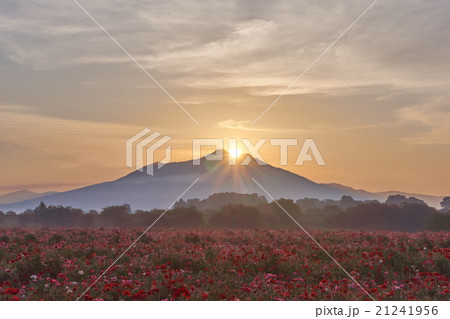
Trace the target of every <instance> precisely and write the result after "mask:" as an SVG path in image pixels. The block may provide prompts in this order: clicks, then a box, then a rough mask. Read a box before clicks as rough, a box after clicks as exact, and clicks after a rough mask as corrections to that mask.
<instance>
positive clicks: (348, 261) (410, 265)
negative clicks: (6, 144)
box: [0, 228, 450, 300]
mask: <svg viewBox="0 0 450 319" xmlns="http://www.w3.org/2000/svg"><path fill="white" fill-rule="evenodd" d="M142 231H143V229H103V228H101V229H35V230H26V229H0V300H76V299H77V298H78V296H80V295H81V294H82V293H83V292H84V291H85V289H86V288H87V287H88V286H89V285H90V284H91V283H93V282H94V281H95V280H96V279H98V276H100V275H101V274H102V272H103V271H104V270H105V269H107V268H108V266H110V265H111V264H112V263H113V262H114V261H115V260H116V258H117V257H118V256H119V255H120V254H121V253H122V252H123V251H124V250H125V249H126V248H127V247H128V246H129V245H130V244H131V243H132V242H133V241H134V240H135V239H136V238H137V237H138V236H139V235H140V234H141V232H142ZM312 235H313V236H314V237H315V238H316V239H317V241H318V242H319V243H321V245H322V246H323V247H324V248H325V249H326V250H327V251H328V252H329V253H330V254H331V256H333V258H335V260H336V261H337V262H339V263H340V264H341V265H342V267H343V268H344V269H345V270H346V271H348V272H349V273H350V274H351V275H352V276H353V277H354V278H355V279H356V281H357V282H358V283H359V284H361V286H363V287H364V289H365V290H366V291H367V292H368V293H369V294H370V295H371V296H372V297H373V298H374V299H376V300H449V299H450V298H449V296H450V294H449V292H450V291H449V289H450V287H449V286H450V284H449V277H450V247H449V246H450V234H449V233H414V234H412V233H387V232H325V231H320V232H319V231H318V232H313V233H312ZM365 299H369V296H368V295H367V294H366V292H365V291H364V290H362V289H361V287H359V286H358V285H357V284H356V283H355V282H354V281H353V280H352V279H350V278H349V277H348V276H347V275H346V274H345V272H344V271H343V270H342V269H340V268H339V267H338V266H337V265H336V264H335V263H334V262H333V261H332V260H331V259H330V257H328V256H327V255H326V254H325V253H324V252H323V251H322V250H321V249H320V248H319V247H317V245H316V244H315V243H314V242H312V240H311V239H310V238H309V237H308V236H307V235H306V234H304V233H303V232H301V231H289V230H242V231H238V230H234V231H228V230H182V231H180V230H160V229H154V230H153V229H152V230H150V231H149V232H148V233H147V234H146V235H145V236H143V238H141V240H140V241H139V242H138V243H137V244H136V245H135V246H134V247H133V248H131V249H130V250H129V251H128V252H127V253H126V254H125V255H124V256H123V257H122V258H121V259H120V260H119V261H118V262H117V263H116V264H115V265H114V266H113V267H112V268H111V269H110V270H109V271H108V272H107V273H106V274H105V275H104V276H103V277H101V278H100V279H99V280H98V281H97V282H96V284H95V285H94V286H93V287H92V288H91V289H90V290H89V291H88V292H87V293H86V294H85V295H83V297H82V298H81V300H365Z"/></svg>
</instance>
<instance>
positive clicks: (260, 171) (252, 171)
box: [0, 151, 420, 212]
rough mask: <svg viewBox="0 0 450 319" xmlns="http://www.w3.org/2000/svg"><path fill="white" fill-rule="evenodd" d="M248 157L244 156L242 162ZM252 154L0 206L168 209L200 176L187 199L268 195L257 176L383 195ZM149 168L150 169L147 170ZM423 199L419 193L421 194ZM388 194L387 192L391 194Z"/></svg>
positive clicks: (315, 194) (324, 190)
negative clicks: (313, 177) (232, 163)
mask: <svg viewBox="0 0 450 319" xmlns="http://www.w3.org/2000/svg"><path fill="white" fill-rule="evenodd" d="M244 158H245V155H244V156H241V157H240V158H239V160H238V164H240V163H241V162H242V161H243V160H244ZM256 161H257V160H255V159H252V161H251V162H250V164H248V165H245V166H244V165H235V166H230V165H229V164H228V153H227V152H226V151H224V159H223V160H221V161H215V160H208V159H207V158H206V157H202V158H201V159H200V165H198V166H195V165H193V163H192V161H184V162H172V163H168V164H166V165H165V166H163V167H162V168H161V169H159V170H158V169H157V164H153V170H154V172H155V174H154V175H153V176H150V175H147V174H146V173H145V172H140V171H134V172H132V173H130V174H128V175H126V176H124V177H122V178H119V179H117V180H115V181H111V182H105V183H100V184H96V185H91V186H87V187H83V188H79V189H75V190H72V191H67V192H61V193H57V194H51V195H46V196H42V197H38V198H35V199H30V200H25V201H22V202H19V203H14V204H10V205H0V209H1V210H3V211H6V210H14V211H16V212H22V211H24V210H25V209H27V208H34V207H36V206H37V205H39V202H40V201H44V202H45V203H46V204H47V205H64V206H72V207H77V208H82V209H84V210H88V209H97V210H98V209H101V208H103V207H105V206H110V205H122V204H124V203H127V204H130V205H131V207H132V209H133V210H136V209H143V210H148V209H152V208H166V207H168V206H169V205H170V204H172V202H173V201H174V200H176V199H177V197H178V196H179V195H180V194H181V193H182V192H183V191H184V190H186V188H187V187H188V186H189V185H190V184H191V183H192V182H193V181H194V180H195V179H197V178H199V181H198V182H197V183H196V184H195V185H194V186H193V187H192V188H191V189H190V190H189V191H188V192H187V193H186V194H185V196H184V197H183V198H184V199H188V198H199V199H200V200H201V199H205V198H207V197H208V196H210V195H211V194H213V193H225V192H235V193H243V194H253V193H256V194H259V195H263V196H266V197H267V195H266V194H265V193H264V191H263V190H261V188H259V187H258V186H257V185H256V184H255V183H254V182H253V180H252V178H254V179H255V180H257V181H258V182H259V183H260V184H261V185H262V186H263V187H264V188H265V189H266V190H267V191H268V192H269V193H270V194H271V195H272V196H273V197H275V198H280V197H284V198H291V199H299V198H304V197H310V198H317V199H340V198H341V197H342V196H343V195H350V196H352V197H353V198H354V199H357V200H367V199H378V198H380V196H381V195H380V194H372V193H369V192H366V191H362V190H354V189H352V188H350V187H345V186H342V185H339V184H319V183H315V182H313V181H311V180H309V179H307V178H305V177H302V176H299V175H297V174H294V173H292V172H289V171H287V170H284V169H281V168H277V167H274V166H271V165H268V164H266V165H259V164H258V163H257V162H256ZM144 171H145V169H144ZM415 196H416V197H418V198H420V196H419V195H415ZM386 197H387V196H386Z"/></svg>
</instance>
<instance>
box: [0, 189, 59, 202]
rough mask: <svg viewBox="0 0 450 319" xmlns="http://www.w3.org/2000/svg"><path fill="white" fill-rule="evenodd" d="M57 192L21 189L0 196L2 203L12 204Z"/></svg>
mask: <svg viewBox="0 0 450 319" xmlns="http://www.w3.org/2000/svg"><path fill="white" fill-rule="evenodd" d="M51 194H56V192H46V193H35V192H31V191H29V190H26V189H23V190H21V191H17V192H12V193H8V194H4V195H1V196H0V204H12V203H17V202H21V201H25V200H29V199H33V198H38V197H42V196H46V195H51Z"/></svg>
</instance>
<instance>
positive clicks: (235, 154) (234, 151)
mask: <svg viewBox="0 0 450 319" xmlns="http://www.w3.org/2000/svg"><path fill="white" fill-rule="evenodd" d="M228 153H229V154H230V156H231V157H234V158H238V157H239V156H240V155H241V154H242V152H241V150H240V149H239V148H237V147H236V148H230V149H229V150H228Z"/></svg>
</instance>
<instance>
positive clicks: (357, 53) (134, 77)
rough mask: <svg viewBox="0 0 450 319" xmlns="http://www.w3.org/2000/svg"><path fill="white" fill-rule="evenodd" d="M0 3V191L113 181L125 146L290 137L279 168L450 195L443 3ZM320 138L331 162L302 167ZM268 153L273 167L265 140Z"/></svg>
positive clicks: (447, 38) (448, 22)
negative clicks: (138, 138)
mask: <svg viewBox="0 0 450 319" xmlns="http://www.w3.org/2000/svg"><path fill="white" fill-rule="evenodd" d="M78 2H79V3H80V5H81V6H83V7H84V8H85V9H86V10H87V11H88V12H89V13H90V14H91V15H92V16H93V17H94V18H95V19H96V20H97V21H98V22H99V23H100V24H101V25H102V26H103V27H104V29H105V30H107V31H108V32H109V33H110V34H111V35H112V36H113V37H114V38H115V39H116V40H117V42H118V43H120V45H122V46H123V48H125V49H126V50H127V51H128V52H129V53H130V54H131V55H132V56H133V58H135V59H136V61H138V62H139V63H140V64H141V65H142V66H143V67H144V68H145V69H146V70H147V71H148V73H149V74H150V75H151V76H153V77H154V78H155V79H156V80H157V81H158V82H159V83H160V84H161V85H162V86H163V87H164V88H165V89H166V90H167V91H168V92H170V94H171V95H172V96H173V97H174V98H175V99H176V100H177V101H178V102H179V103H180V104H181V105H182V106H183V107H184V108H185V109H186V110H187V111H188V112H189V114H191V115H192V117H194V118H195V119H196V120H197V121H198V123H199V124H200V125H197V124H196V123H195V122H194V121H193V120H192V119H191V118H190V117H189V116H188V115H187V114H186V113H185V112H183V111H182V110H181V109H180V108H179V106H177V105H176V104H175V103H174V102H173V101H172V100H171V99H170V98H169V97H168V95H167V94H166V93H165V92H164V91H163V90H162V89H161V88H160V87H158V85H156V84H155V82H153V81H152V79H150V78H149V76H148V75H147V74H145V73H144V72H143V71H142V70H141V69H139V67H138V66H137V65H136V64H135V62H134V61H132V60H131V59H130V57H128V56H127V55H126V54H125V53H124V52H123V51H122V50H121V49H120V48H119V47H118V45H117V44H116V43H114V41H113V40H112V39H111V38H109V37H108V36H107V35H106V34H105V33H104V32H103V30H101V29H100V28H99V26H97V25H96V24H95V23H94V22H93V21H92V20H91V19H90V18H89V17H88V16H87V14H86V13H85V12H83V10H82V9H81V8H80V7H79V6H78V5H77V4H76V3H75V2H74V1H73V0H65V1H50V0H35V1H31V0H2V2H1V6H0V83H1V85H0V194H3V193H8V192H11V191H15V190H20V189H29V190H33V191H50V190H56V191H63V190H69V189H73V188H77V187H81V186H86V185H90V184H93V183H99V182H104V181H108V180H113V179H116V178H119V177H121V176H123V175H125V174H127V173H128V172H131V171H132V169H130V168H127V167H126V166H125V142H126V140H127V139H128V138H130V137H131V136H133V135H134V134H136V133H137V132H139V131H141V130H142V129H144V128H149V129H151V130H155V131H159V132H161V133H163V134H165V135H169V136H171V137H172V140H171V142H170V143H171V146H172V160H175V161H181V160H189V159H191V158H192V151H191V149H192V142H191V141H192V138H218V137H219V138H224V139H228V138H249V139H250V140H252V141H253V142H256V141H257V140H258V139H259V138H266V139H270V138H296V139H298V140H299V141H300V142H299V146H298V147H294V146H292V147H290V148H289V158H288V160H289V161H288V165H287V166H283V168H285V169H288V170H290V171H292V172H294V173H297V174H299V175H302V176H305V177H307V178H309V179H312V180H314V181H316V182H321V183H340V184H344V185H347V186H351V187H354V188H358V189H359V188H362V189H366V190H369V191H388V190H401V191H405V192H414V193H422V194H432V195H439V196H443V195H450V170H449V163H450V125H449V124H448V123H450V102H449V98H450V77H449V76H448V74H450V61H449V57H450V33H449V32H448V30H449V29H450V14H449V12H450V2H448V1H444V0H436V1H426V0H423V1H422V0H420V1H419V0H396V1H386V0H379V1H378V2H377V3H376V4H375V5H374V6H373V7H372V8H371V9H370V10H369V11H368V12H367V13H366V14H365V15H364V16H363V17H362V18H361V19H360V20H359V21H358V22H357V23H356V24H355V25H353V26H352V27H351V28H350V29H349V30H348V32H346V33H345V35H344V36H342V38H340V39H339V41H338V42H336V44H335V45H334V46H333V47H332V48H331V49H330V50H329V51H327V52H326V53H325V54H324V55H323V56H322V57H321V59H320V60H319V61H318V62H317V63H316V64H315V65H314V66H313V67H311V69H310V70H309V71H308V72H307V73H306V74H305V75H304V76H303V77H302V78H301V79H300V80H299V81H298V82H297V83H296V84H295V85H294V86H293V87H292V88H291V89H290V90H289V91H288V92H287V93H286V94H285V95H284V96H283V97H282V98H281V99H279V101H278V102H277V103H276V104H275V105H274V106H273V107H272V108H271V109H270V110H269V111H268V112H267V113H266V114H264V116H262V117H261V118H260V119H259V120H258V121H257V122H256V123H255V124H254V125H252V123H253V122H254V121H255V120H256V119H257V118H258V116H259V115H260V114H261V113H262V112H263V111H264V110H265V109H266V108H267V107H268V106H269V105H270V104H271V103H272V102H273V101H274V100H275V99H276V98H277V97H278V96H279V95H280V94H281V93H282V92H283V91H284V90H285V89H286V88H287V87H288V86H289V85H291V84H292V83H293V82H294V81H295V79H297V78H298V77H299V76H300V75H301V74H302V73H303V72H304V71H305V70H306V69H307V68H308V67H309V66H310V65H311V63H313V61H314V60H316V59H317V58H318V57H319V56H320V55H321V54H322V53H323V52H324V50H326V49H327V47H329V46H330V44H332V43H333V42H334V41H335V40H336V39H337V38H338V37H339V36H340V35H341V34H342V33H343V32H344V31H345V30H346V29H347V28H348V27H349V26H350V25H351V24H352V23H353V22H354V21H355V20H356V19H357V18H358V16H360V15H361V13H362V12H364V11H365V10H366V9H367V8H368V7H369V6H370V5H371V4H372V2H373V0H369V1H366V0H364V1H363V0H357V1H356V0H339V1H321V0H308V1H298V0H289V1H276V2H274V1H248V0H246V1H237V0H230V1H190V0H180V1H149V0H147V1H137V0H131V1H126V2H125V1H111V0H108V1H106V0H92V1H86V0H79V1H78ZM306 138H313V139H314V141H315V143H316V145H317V146H318V148H319V150H320V152H321V154H322V156H323V158H324V160H325V163H326V165H325V166H319V165H317V164H316V163H315V162H307V163H305V164H304V165H302V166H295V165H294V163H295V159H296V157H297V155H298V152H299V150H300V147H301V144H302V141H303V140H304V139H306ZM261 154H262V155H263V156H264V160H265V161H266V162H268V163H269V164H272V165H274V166H280V165H279V149H278V148H277V147H274V146H270V144H269V143H267V144H266V145H265V146H264V147H263V148H262V151H261Z"/></svg>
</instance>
